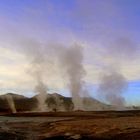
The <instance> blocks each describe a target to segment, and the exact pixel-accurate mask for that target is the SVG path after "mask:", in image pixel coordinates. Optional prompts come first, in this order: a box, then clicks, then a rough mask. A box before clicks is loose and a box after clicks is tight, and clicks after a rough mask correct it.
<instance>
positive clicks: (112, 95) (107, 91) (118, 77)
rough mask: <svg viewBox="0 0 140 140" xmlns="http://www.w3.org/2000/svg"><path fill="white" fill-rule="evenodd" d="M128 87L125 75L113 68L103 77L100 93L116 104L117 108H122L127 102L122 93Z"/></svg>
mask: <svg viewBox="0 0 140 140" xmlns="http://www.w3.org/2000/svg"><path fill="white" fill-rule="evenodd" d="M126 88H127V82H126V80H125V78H124V77H123V75H122V74H121V73H119V72H118V71H113V70H111V71H108V72H106V73H104V74H103V76H102V77H101V83H100V86H99V93H100V94H101V96H102V97H104V99H105V100H106V101H108V102H109V103H110V104H112V105H114V106H116V107H117V109H122V108H123V107H124V103H125V100H124V98H123V97H122V93H123V92H124V90H125V89H126Z"/></svg>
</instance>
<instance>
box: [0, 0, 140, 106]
mask: <svg viewBox="0 0 140 140" xmlns="http://www.w3.org/2000/svg"><path fill="white" fill-rule="evenodd" d="M139 7H140V1H138V0H1V1H0V91H1V94H4V93H6V92H15V93H19V94H22V95H25V96H29V97H30V96H32V95H33V94H34V89H33V88H34V85H35V82H34V79H33V78H32V77H31V75H30V74H29V71H30V68H29V65H30V64H29V63H30V60H29V58H26V55H25V51H28V47H25V46H26V42H28V41H30V40H31V41H32V42H41V43H42V44H46V45H49V44H63V45H64V46H65V45H71V44H74V43H79V44H81V45H82V46H83V48H84V62H83V65H84V67H85V70H86V76H85V79H84V80H85V82H86V86H87V89H88V91H89V93H90V95H91V96H93V97H95V98H97V99H98V98H99V97H98V93H97V89H98V86H99V84H100V73H101V72H102V71H105V70H106V66H108V65H111V66H112V65H113V67H115V68H116V67H117V68H118V67H119V71H120V72H121V73H122V74H123V76H124V77H125V79H126V80H127V82H128V88H127V90H126V91H125V92H124V93H123V95H122V96H123V97H124V98H125V100H126V102H127V104H128V105H140V61H139V60H140V39H139V37H140V26H139V25H140V14H139V13H140V8H139ZM32 44H33V43H32ZM27 46H28V45H27ZM25 48H26V50H25ZM29 48H30V47H29ZM33 48H34V49H35V50H38V49H39V46H37V45H35V46H34V45H33ZM47 54H48V53H47V52H46V55H47ZM45 74H46V77H47V78H46V80H45V82H46V85H47V86H48V88H49V91H50V92H59V93H61V94H62V95H65V96H69V92H68V89H67V88H66V84H65V80H66V79H65V78H63V76H62V75H61V74H60V69H59V68H58V67H57V66H54V65H53V66H52V65H50V64H49V62H48V66H47V70H46V72H45Z"/></svg>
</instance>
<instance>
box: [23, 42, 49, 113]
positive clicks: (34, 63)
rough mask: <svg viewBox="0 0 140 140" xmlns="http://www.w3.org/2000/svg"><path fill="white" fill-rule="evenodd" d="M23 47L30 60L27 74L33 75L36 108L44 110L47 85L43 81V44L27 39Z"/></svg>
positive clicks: (44, 61) (44, 62)
mask: <svg viewBox="0 0 140 140" xmlns="http://www.w3.org/2000/svg"><path fill="white" fill-rule="evenodd" d="M26 42H27V41H26ZM25 46H26V47H28V48H26V47H24V49H25V51H26V55H27V58H28V59H29V60H30V64H29V70H28V74H29V75H30V76H32V77H33V79H34V80H35V82H36V86H35V88H34V91H35V92H36V93H38V95H37V96H36V97H37V100H38V108H37V109H38V110H39V111H46V103H45V102H46V97H47V86H46V85H45V83H44V81H43V77H44V76H45V70H46V69H45V64H46V59H45V52H44V50H43V46H42V45H41V44H40V43H38V42H35V41H31V40H29V41H28V42H27V44H25Z"/></svg>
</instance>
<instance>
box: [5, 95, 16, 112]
mask: <svg viewBox="0 0 140 140" xmlns="http://www.w3.org/2000/svg"><path fill="white" fill-rule="evenodd" d="M6 100H7V102H8V105H9V107H10V109H11V111H12V113H16V112H17V111H16V107H15V103H14V101H13V98H12V96H11V95H6Z"/></svg>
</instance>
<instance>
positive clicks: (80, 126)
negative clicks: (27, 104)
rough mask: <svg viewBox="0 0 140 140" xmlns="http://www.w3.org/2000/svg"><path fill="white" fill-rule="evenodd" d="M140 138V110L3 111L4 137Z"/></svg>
mask: <svg viewBox="0 0 140 140" xmlns="http://www.w3.org/2000/svg"><path fill="white" fill-rule="evenodd" d="M55 139H61V140H67V139H69V140H74V139H78V140H115V139H116V140H124V139H126V140H140V111H102V112H97V111H96V112H95V111H94V112H82V111H76V112H50V113H49V112H47V113H43V112H42V113H35V112H32V113H27V112H26V113H17V114H1V116H0V140H55Z"/></svg>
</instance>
